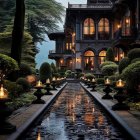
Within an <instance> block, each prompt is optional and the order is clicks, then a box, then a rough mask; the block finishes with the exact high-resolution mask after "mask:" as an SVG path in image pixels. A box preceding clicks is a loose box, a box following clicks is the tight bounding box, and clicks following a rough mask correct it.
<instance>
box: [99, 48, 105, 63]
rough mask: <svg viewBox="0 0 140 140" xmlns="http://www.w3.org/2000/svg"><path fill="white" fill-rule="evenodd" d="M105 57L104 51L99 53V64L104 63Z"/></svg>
mask: <svg viewBox="0 0 140 140" xmlns="http://www.w3.org/2000/svg"><path fill="white" fill-rule="evenodd" d="M105 57H106V51H105V50H102V51H100V53H99V59H98V60H99V64H102V63H103V62H104V61H105Z"/></svg>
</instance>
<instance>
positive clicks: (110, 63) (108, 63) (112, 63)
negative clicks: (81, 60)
mask: <svg viewBox="0 0 140 140" xmlns="http://www.w3.org/2000/svg"><path fill="white" fill-rule="evenodd" d="M106 65H116V63H115V62H112V61H105V62H104V63H102V64H101V65H100V68H101V69H102V67H104V66H106Z"/></svg>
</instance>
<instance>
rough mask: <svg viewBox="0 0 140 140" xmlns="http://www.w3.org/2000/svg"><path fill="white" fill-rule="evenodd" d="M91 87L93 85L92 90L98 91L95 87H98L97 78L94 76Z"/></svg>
mask: <svg viewBox="0 0 140 140" xmlns="http://www.w3.org/2000/svg"><path fill="white" fill-rule="evenodd" d="M91 87H92V89H91V91H96V90H95V87H96V80H95V78H93V79H92V81H91Z"/></svg>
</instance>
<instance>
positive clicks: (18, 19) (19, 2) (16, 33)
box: [11, 0, 25, 64]
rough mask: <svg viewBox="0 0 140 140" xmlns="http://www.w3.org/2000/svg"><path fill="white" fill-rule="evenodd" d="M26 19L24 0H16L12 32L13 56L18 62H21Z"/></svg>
mask: <svg viewBox="0 0 140 140" xmlns="http://www.w3.org/2000/svg"><path fill="white" fill-rule="evenodd" d="M24 19H25V3H24V0H16V12H15V19H14V27H13V32H12V47H11V57H12V58H14V59H15V60H16V61H17V62H18V64H20V61H21V52H22V39H23V32H24Z"/></svg>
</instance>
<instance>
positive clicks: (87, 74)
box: [85, 73, 95, 80]
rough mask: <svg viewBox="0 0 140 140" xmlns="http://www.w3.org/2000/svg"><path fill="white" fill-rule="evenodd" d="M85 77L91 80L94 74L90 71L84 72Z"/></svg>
mask: <svg viewBox="0 0 140 140" xmlns="http://www.w3.org/2000/svg"><path fill="white" fill-rule="evenodd" d="M85 77H86V79H90V80H92V79H93V78H95V76H94V75H93V74H92V73H86V74H85Z"/></svg>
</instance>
